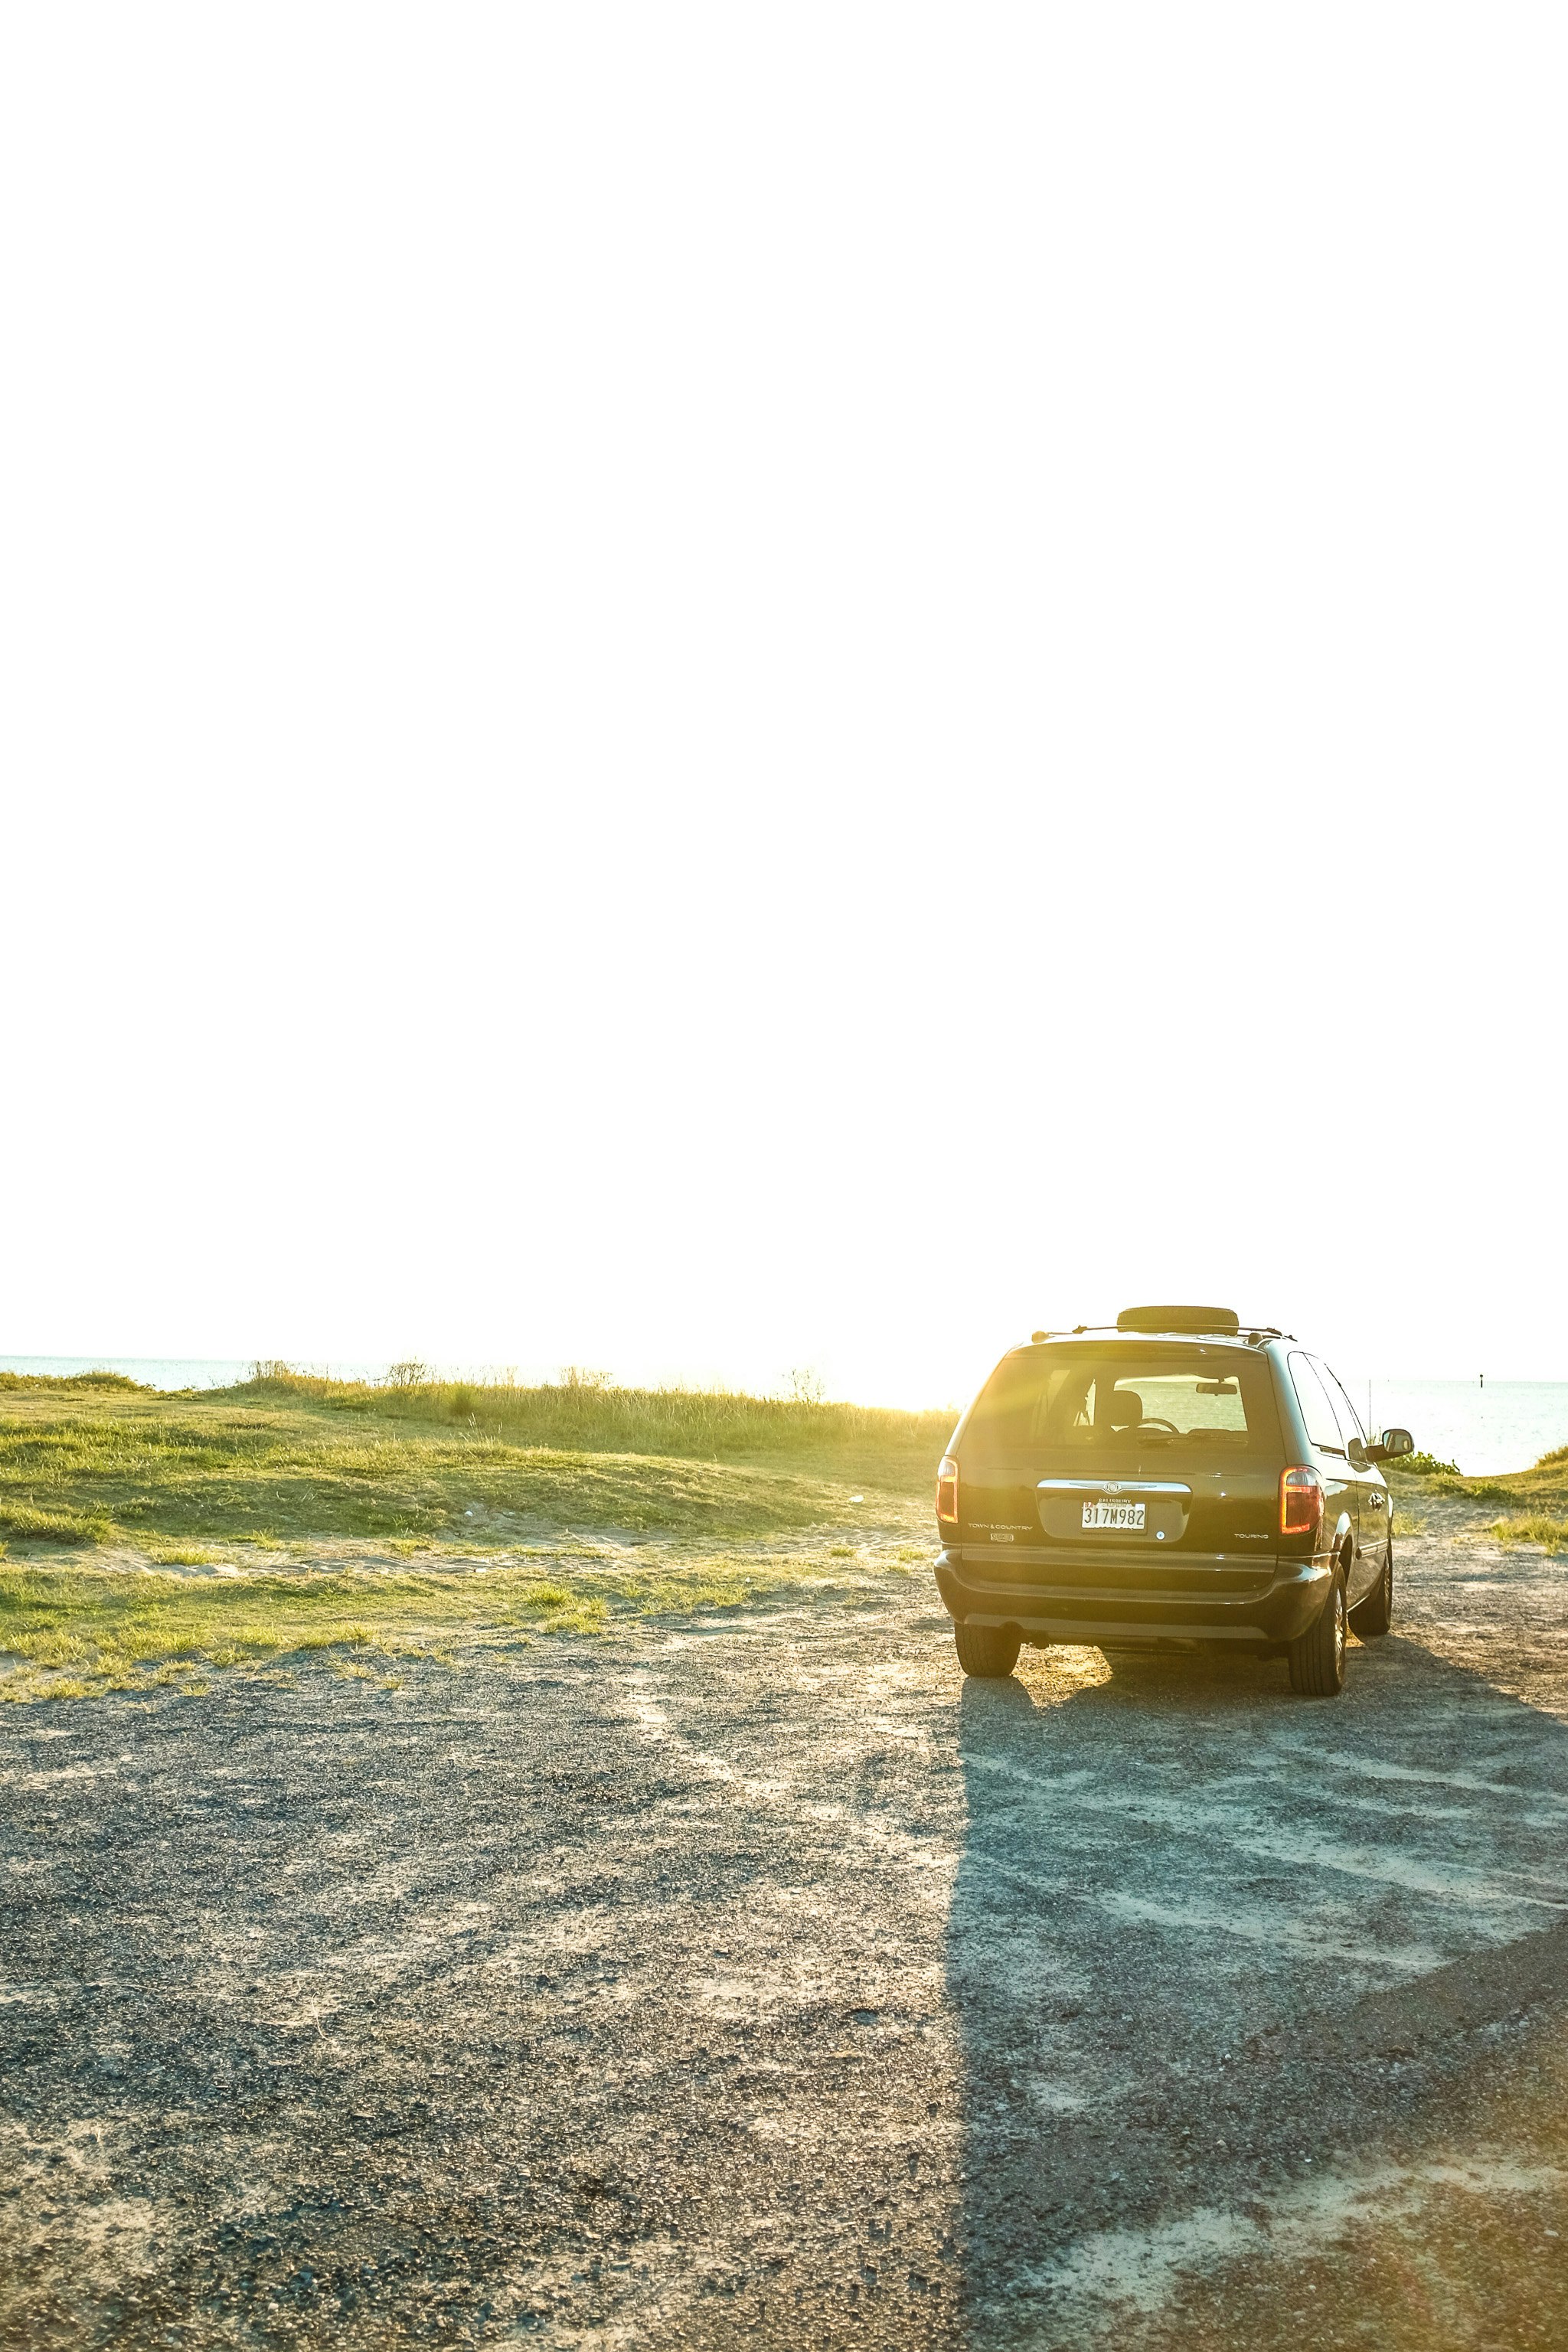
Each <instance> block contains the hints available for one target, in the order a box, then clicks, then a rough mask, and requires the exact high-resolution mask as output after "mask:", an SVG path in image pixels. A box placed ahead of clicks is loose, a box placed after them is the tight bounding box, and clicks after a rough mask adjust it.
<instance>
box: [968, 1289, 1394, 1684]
mask: <svg viewBox="0 0 1568 2352" xmlns="http://www.w3.org/2000/svg"><path fill="white" fill-rule="evenodd" d="M1413 1443H1414V1441H1413V1440H1412V1438H1411V1435H1410V1433H1409V1431H1408V1430H1405V1429H1385V1430H1384V1432H1383V1433H1382V1435H1381V1437H1379V1438H1378V1439H1377V1440H1376V1441H1375V1442H1373V1440H1372V1439H1370V1438H1369V1437H1368V1436H1367V1434H1366V1432H1365V1431H1364V1430H1363V1427H1362V1425H1361V1422H1360V1420H1359V1418H1358V1416H1357V1414H1356V1411H1355V1407H1354V1406H1353V1405H1352V1402H1351V1401H1350V1398H1349V1396H1348V1395H1347V1394H1346V1392H1345V1391H1344V1389H1343V1387H1342V1385H1341V1383H1340V1382H1339V1381H1337V1380H1336V1379H1335V1377H1334V1375H1333V1373H1332V1372H1331V1370H1329V1368H1328V1366H1327V1365H1326V1364H1325V1363H1324V1362H1323V1361H1322V1360H1321V1357H1318V1356H1314V1355H1312V1354H1310V1352H1309V1351H1308V1350H1307V1349H1304V1348H1302V1347H1300V1346H1299V1345H1298V1343H1297V1342H1296V1341H1295V1340H1294V1339H1291V1338H1290V1337H1289V1335H1288V1334H1287V1333H1285V1332H1281V1331H1277V1330H1275V1329H1273V1328H1266V1327H1249V1326H1244V1325H1243V1324H1242V1323H1241V1322H1240V1320H1239V1318H1237V1316H1236V1315H1235V1314H1234V1313H1232V1311H1231V1310H1230V1309H1229V1308H1228V1307H1129V1308H1128V1309H1127V1310H1126V1312H1125V1313H1124V1314H1122V1315H1120V1316H1119V1317H1118V1318H1117V1321H1116V1328H1115V1329H1114V1330H1110V1329H1105V1330H1091V1329H1089V1328H1085V1327H1080V1328H1079V1329H1078V1330H1076V1331H1070V1332H1046V1331H1037V1332H1036V1334H1035V1336H1034V1338H1033V1339H1031V1340H1030V1342H1029V1343H1028V1345H1027V1346H1026V1347H1021V1348H1014V1349H1011V1350H1010V1351H1009V1353H1008V1354H1006V1355H1005V1356H1004V1357H1003V1359H1002V1361H1001V1362H1000V1363H999V1364H998V1365H997V1367H996V1369H995V1370H994V1372H993V1373H992V1375H991V1377H990V1379H989V1380H988V1381H986V1383H985V1385H984V1388H983V1389H982V1390H981V1391H980V1394H979V1395H978V1396H977V1397H976V1398H975V1400H974V1402H973V1404H972V1405H971V1406H970V1408H969V1410H968V1412H966V1413H965V1414H964V1416H963V1420H962V1421H961V1422H960V1423H959V1424H958V1427H957V1429H956V1430H955V1431H954V1433H953V1436H952V1444H950V1446H949V1448H948V1451H947V1453H946V1454H945V1455H944V1456H943V1458H942V1465H941V1468H940V1470H939V1472H938V1475H937V1488H936V1516H937V1530H938V1533H939V1535H940V1537H941V1538H942V1551H941V1553H940V1555H939V1557H938V1559H937V1563H936V1580H937V1586H938V1589H939V1591H941V1594H942V1601H943V1602H944V1604H945V1605H946V1608H947V1611H948V1613H949V1615H950V1616H951V1617H952V1621H953V1627H954V1632H955V1635H956V1639H957V1643H958V1657H959V1663H960V1664H961V1665H962V1666H963V1670H964V1672H965V1674H969V1675H1010V1674H1011V1673H1012V1671H1013V1668H1014V1666H1015V1665H1016V1663H1017V1657H1018V1652H1019V1650H1020V1648H1021V1647H1022V1646H1023V1644H1024V1643H1026V1642H1028V1643H1037V1644H1039V1645H1040V1646H1042V1647H1043V1646H1045V1645H1047V1644H1048V1643H1053V1642H1071V1643H1106V1644H1115V1643H1122V1644H1131V1645H1139V1644H1149V1643H1167V1642H1187V1643H1225V1644H1227V1645H1229V1644H1243V1645H1246V1646H1247V1647H1249V1648H1251V1649H1252V1650H1254V1651H1255V1652H1258V1653H1259V1654H1264V1655H1270V1656H1280V1655H1282V1656H1284V1657H1286V1658H1288V1659H1289V1666H1290V1683H1291V1687H1292V1688H1293V1689H1295V1690H1298V1691H1302V1692H1305V1693H1308V1694H1310V1695H1311V1696H1318V1697H1331V1696H1334V1695H1336V1694H1337V1693H1338V1692H1339V1691H1340V1690H1341V1689H1342V1686H1343V1684H1344V1659H1345V1629H1346V1625H1347V1622H1348V1623H1349V1624H1350V1625H1351V1626H1353V1628H1354V1629H1355V1631H1356V1632H1357V1633H1362V1634H1369V1633H1386V1632H1387V1631H1388V1626H1389V1622H1390V1618H1391V1616H1392V1613H1393V1608H1394V1528H1393V1514H1392V1510H1391V1507H1390V1501H1389V1493H1388V1488H1387V1486H1386V1485H1385V1483H1384V1477H1383V1473H1382V1471H1381V1469H1380V1468H1379V1466H1378V1465H1380V1464H1381V1463H1383V1462H1387V1461H1393V1460H1395V1459H1397V1458H1398V1456H1399V1455H1401V1454H1408V1453H1410V1452H1411V1451H1412V1450H1413Z"/></svg>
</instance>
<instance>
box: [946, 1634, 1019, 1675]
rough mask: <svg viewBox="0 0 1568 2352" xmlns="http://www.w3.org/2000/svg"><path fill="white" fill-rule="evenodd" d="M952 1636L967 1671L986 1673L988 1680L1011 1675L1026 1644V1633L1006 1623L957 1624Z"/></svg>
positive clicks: (962, 1664) (965, 1671)
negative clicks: (1024, 1639)
mask: <svg viewBox="0 0 1568 2352" xmlns="http://www.w3.org/2000/svg"><path fill="white" fill-rule="evenodd" d="M952 1639H953V1643H954V1646H955V1647H956V1649H957V1651H958V1663H959V1664H960V1665H961V1666H962V1667H963V1671H964V1673H965V1674H966V1675H984V1678H985V1679H986V1681H988V1682H995V1681H1001V1680H1002V1679H1003V1678H1004V1677H1005V1676H1006V1675H1010V1674H1011V1673H1012V1671H1013V1669H1014V1667H1015V1666H1016V1664H1017V1663H1018V1653H1019V1651H1020V1650H1021V1649H1022V1648H1023V1646H1024V1644H1023V1638H1022V1636H1021V1635H1020V1634H1017V1633H1009V1632H1008V1631H1007V1629H1006V1627H1005V1626H1004V1625H955V1626H954V1627H953V1629H952Z"/></svg>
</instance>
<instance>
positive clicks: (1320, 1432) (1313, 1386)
mask: <svg viewBox="0 0 1568 2352" xmlns="http://www.w3.org/2000/svg"><path fill="white" fill-rule="evenodd" d="M1290 1378H1291V1381H1293V1382H1294V1384H1295V1389H1296V1395H1297V1399H1298V1401H1299V1402H1300V1407H1301V1418H1302V1420H1303V1421H1304V1422H1305V1423H1306V1424H1307V1434H1308V1436H1309V1437H1310V1439H1311V1441H1312V1444H1314V1445H1315V1446H1316V1447H1317V1449H1318V1451H1319V1453H1320V1454H1342V1453H1343V1452H1344V1450H1345V1441H1344V1438H1343V1435H1342V1433H1341V1430H1340V1424H1339V1423H1338V1421H1337V1420H1336V1419H1335V1418H1334V1409H1333V1406H1332V1405H1331V1403H1330V1402H1329V1398H1328V1392H1327V1391H1326V1390H1325V1389H1324V1387H1323V1383H1322V1381H1321V1380H1320V1379H1319V1378H1318V1375H1317V1371H1316V1369H1315V1367H1314V1365H1313V1363H1312V1359H1311V1358H1310V1356H1292V1357H1291V1359H1290Z"/></svg>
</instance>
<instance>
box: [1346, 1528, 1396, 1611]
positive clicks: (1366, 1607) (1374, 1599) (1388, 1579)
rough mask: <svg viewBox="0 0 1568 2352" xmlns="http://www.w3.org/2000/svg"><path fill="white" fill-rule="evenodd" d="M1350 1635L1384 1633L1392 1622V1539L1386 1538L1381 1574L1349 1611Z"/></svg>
mask: <svg viewBox="0 0 1568 2352" xmlns="http://www.w3.org/2000/svg"><path fill="white" fill-rule="evenodd" d="M1350 1622H1351V1631H1352V1633H1361V1634H1367V1633H1387V1631H1388V1629H1389V1627H1390V1625H1392V1624H1393V1622H1394V1538H1393V1537H1392V1536H1390V1537H1389V1538H1388V1549H1387V1550H1386V1551H1385V1552H1384V1556H1383V1574H1382V1575H1381V1576H1380V1577H1379V1578H1378V1580H1377V1582H1376V1583H1375V1584H1374V1585H1373V1588H1372V1591H1370V1592H1369V1593H1368V1594H1367V1596H1366V1599H1365V1600H1364V1601H1357V1602H1356V1605H1355V1607H1354V1608H1353V1609H1352V1611H1351V1618H1350Z"/></svg>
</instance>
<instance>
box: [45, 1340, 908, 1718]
mask: <svg viewBox="0 0 1568 2352" xmlns="http://www.w3.org/2000/svg"><path fill="white" fill-rule="evenodd" d="M951 1423H952V1415H951V1414H949V1413H945V1412H944V1413H931V1414H919V1413H896V1412H874V1411H870V1410H867V1409H864V1408H861V1407H858V1406H850V1405H843V1406H840V1405H827V1404H816V1403H813V1402H809V1401H805V1400H803V1399H798V1398H795V1399H788V1400H770V1399H766V1398H756V1397H744V1396H735V1395H731V1394H728V1393H724V1392H720V1393H715V1394H693V1393H689V1392H685V1391H623V1390H616V1389H611V1388H608V1387H606V1386H605V1385H604V1384H603V1383H598V1382H595V1381H590V1380H587V1379H584V1378H577V1379H569V1380H567V1381H563V1382H562V1383H561V1384H560V1385H559V1386H557V1387H554V1388H549V1389H528V1390H522V1389H511V1388H480V1387H474V1386H468V1387H463V1386H461V1385H460V1384H457V1383H450V1384H442V1383H432V1382H429V1381H426V1380H425V1379H424V1378H423V1376H420V1375H419V1374H418V1367H417V1366H411V1367H403V1368H401V1373H400V1376H399V1377H398V1378H397V1379H396V1380H395V1381H391V1382H390V1383H389V1384H388V1385H386V1386H384V1387H376V1388H367V1387H365V1386H363V1385H362V1384H360V1383H356V1382H349V1381H325V1380H314V1379H310V1378H308V1377H306V1376H304V1375H301V1374H297V1373H294V1372H292V1371H289V1370H288V1368H287V1367H284V1366H279V1365H271V1366H266V1367H261V1368H258V1375H257V1377H256V1378H255V1379H253V1380H251V1381H247V1382H245V1383H243V1384H242V1385H241V1386H240V1387H238V1388H236V1389H232V1390H227V1391H204V1392H200V1393H196V1392H192V1393H187V1394H184V1395H164V1394H162V1393H160V1392H159V1391H154V1390H148V1389H141V1388H138V1387H137V1386H136V1384H135V1383H134V1382H133V1381H125V1380H122V1379H120V1378H117V1377H113V1376H110V1377H109V1378H107V1379H99V1378H97V1377H96V1376H80V1377H72V1378H70V1379H68V1380H48V1381H29V1380H27V1379H26V1378H25V1377H24V1376H22V1375H19V1374H15V1375H11V1376H10V1377H9V1378H8V1380H7V1381H5V1384H4V1387H3V1389H0V1540H3V1541H8V1542H9V1545H10V1548H11V1549H10V1551H9V1552H8V1553H7V1555H6V1557H5V1560H4V1563H3V1564H0V1695H4V1696H10V1697H13V1698H17V1697H22V1698H27V1697H38V1696H46V1695H52V1696H66V1695H67V1693H68V1690H69V1692H70V1693H71V1694H72V1695H77V1696H80V1695H83V1694H85V1693H90V1692H102V1691H110V1690H141V1689H145V1688H149V1687H152V1688H162V1687H172V1686H174V1685H176V1684H177V1685H178V1686H179V1687H181V1688H190V1689H194V1688H195V1685H194V1684H192V1683H191V1682H190V1680H189V1677H190V1675H191V1674H192V1673H193V1672H194V1671H195V1670H197V1669H200V1670H201V1671H203V1672H205V1671H207V1670H209V1669H224V1670H228V1671H236V1670H238V1671H243V1672H247V1673H260V1672H262V1671H263V1670H265V1671H267V1672H268V1673H269V1674H276V1673H278V1672H279V1671H280V1668H279V1661H280V1660H282V1659H286V1658H295V1659H300V1658H305V1657H309V1656H314V1657H316V1658H317V1659H318V1661H319V1662H321V1663H326V1664H332V1665H334V1666H335V1668H336V1669H338V1670H341V1671H342V1672H344V1673H345V1674H351V1669H352V1674H351V1679H354V1680H364V1679H367V1678H368V1679H370V1680H373V1681H374V1680H376V1679H378V1678H379V1679H380V1680H382V1681H383V1682H384V1681H385V1679H386V1678H385V1677H384V1676H382V1675H381V1674H380V1668H379V1667H378V1666H377V1665H376V1664H374V1662H373V1661H374V1654H376V1653H380V1654H383V1655H384V1656H386V1657H391V1658H393V1659H394V1660H395V1659H396V1658H397V1657H399V1656H418V1657H425V1658H429V1657H437V1658H441V1657H450V1656H451V1655H452V1652H451V1651H450V1650H448V1649H447V1648H445V1647H443V1646H442V1645H443V1644H446V1643H452V1642H454V1641H455V1640H456V1639H457V1637H458V1634H459V1633H461V1634H462V1635H463V1637H464V1639H465V1641H467V1642H468V1643H469V1644H470V1646H471V1645H472V1643H473V1642H474V1641H476V1640H478V1641H480V1642H487V1641H488V1642H491V1643H502V1644H505V1643H524V1642H528V1641H531V1640H534V1639H536V1638H538V1637H539V1636H540V1635H542V1634H551V1633H575V1634H580V1635H593V1634H598V1633H605V1632H608V1631H610V1630H612V1629H613V1628H614V1626H615V1625H616V1622H619V1621H621V1620H624V1619H626V1618H636V1617H646V1616H654V1615H669V1614H677V1613H689V1612H692V1611H703V1610H708V1609H722V1608H731V1607H734V1606H736V1605H738V1604H740V1603H742V1602H743V1601H749V1600H751V1599H752V1598H754V1597H757V1596H760V1595H761V1594H763V1593H764V1592H768V1591H777V1590H778V1589H780V1588H781V1587H783V1586H787V1585H790V1584H809V1583H813V1582H815V1583H816V1584H818V1585H822V1586H829V1585H830V1586H831V1587H832V1588H833V1589H834V1590H835V1591H838V1592H839V1593H841V1594H847V1595H851V1596H852V1594H853V1593H854V1592H858V1591H864V1590H867V1589H868V1588H867V1584H866V1580H867V1578H868V1576H873V1575H875V1574H877V1573H879V1572H881V1571H884V1570H885V1571H887V1572H889V1574H891V1573H900V1574H902V1573H907V1572H908V1568H909V1564H910V1562H911V1561H912V1560H913V1559H917V1558H918V1559H923V1558H924V1557H926V1555H925V1553H924V1552H923V1551H920V1550H918V1549H910V1547H908V1546H907V1545H905V1546H904V1547H903V1548H902V1549H901V1550H900V1555H899V1557H898V1558H897V1559H895V1558H894V1557H892V1556H891V1553H890V1552H889V1551H884V1552H881V1553H875V1552H874V1546H875V1543H876V1541H877V1540H878V1539H879V1538H878V1530H879V1528H880V1529H881V1530H882V1531H883V1533H882V1536H881V1538H880V1540H881V1541H882V1542H883V1544H884V1545H885V1543H886V1530H887V1528H888V1524H889V1520H893V1521H895V1522H897V1523H898V1524H899V1528H900V1534H902V1533H904V1532H905V1529H906V1527H907V1513H908V1507H909V1505H910V1502H911V1500H913V1499H914V1498H916V1497H917V1496H919V1497H922V1498H923V1497H925V1496H928V1495H929V1491H930V1487H929V1482H930V1479H931V1474H932V1471H933V1468H934V1465H935V1463H936V1460H937V1459H938V1457H939V1456H940V1454H941V1452H942V1447H943V1445H944V1444H946V1442H947V1438H948V1436H949V1433H950V1430H951ZM813 1530H817V1531H820V1535H819V1538H818V1539H816V1540H815V1541H814V1539H813V1536H812V1533H811V1531H813ZM862 1530H864V1535H865V1538H866V1540H865V1541H860V1540H857V1538H859V1536H860V1533H861V1531H862ZM105 1542H113V1543H114V1544H116V1545H118V1546H123V1547H127V1548H131V1549H133V1550H134V1551H136V1552H137V1553H139V1554H140V1555H141V1557H142V1559H144V1560H146V1561H147V1562H148V1564H149V1565H148V1567H147V1569H146V1570H142V1571H140V1572H137V1571H132V1572H130V1573H126V1572H124V1570H123V1569H122V1568H120V1569H109V1568H106V1567H103V1566H101V1565H97V1564H95V1563H94V1562H93V1561H92V1560H91V1559H90V1557H89V1558H83V1559H80V1560H79V1561H62V1560H61V1559H59V1557H58V1555H59V1554H60V1553H61V1552H62V1551H65V1550H74V1551H76V1552H79V1553H85V1552H89V1550H90V1548H91V1547H93V1546H94V1545H98V1544H101V1543H105ZM333 1543H335V1544H337V1545H338V1546H339V1547H340V1548H344V1547H347V1546H349V1545H352V1546H353V1547H354V1554H353V1557H352V1558H350V1559H347V1560H346V1561H345V1560H343V1559H342V1557H341V1550H340V1556H338V1557H335V1558H333V1559H331V1562H330V1564H329V1563H325V1562H323V1560H322V1558H321V1548H322V1547H323V1546H325V1545H330V1544H333ZM868 1544H871V1545H872V1546H873V1553H868ZM736 1546H744V1547H746V1549H744V1550H743V1551H741V1550H736V1549H733V1547H736ZM215 1547H221V1549H215ZM825 1547H828V1548H826V1549H825ZM46 1553H47V1554H48V1555H53V1557H45V1555H46ZM469 1561H471V1562H473V1563H474V1566H473V1568H472V1570H471V1572H468V1573H464V1572H462V1570H461V1569H460V1568H459V1567H458V1562H469ZM219 1565H222V1566H223V1567H224V1568H225V1569H226V1570H228V1571H230V1572H228V1573H226V1574H224V1575H222V1576H192V1575H188V1574H180V1573H178V1572H177V1571H179V1570H192V1569H199V1568H212V1567H216V1566H219ZM7 1659H9V1660H10V1661H11V1664H10V1665H9V1667H8V1668H7V1666H6V1665H5V1660H7ZM356 1661H357V1662H358V1663H357V1664H356ZM362 1666H363V1673H362V1672H361V1670H360V1669H361V1667H362Z"/></svg>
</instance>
